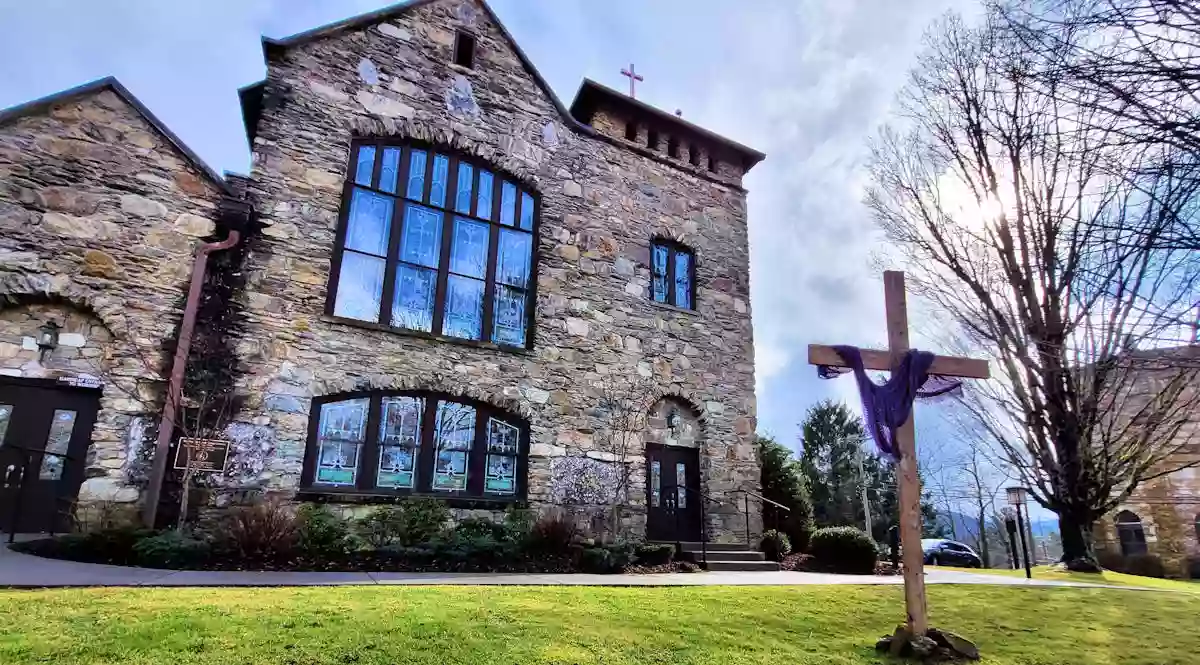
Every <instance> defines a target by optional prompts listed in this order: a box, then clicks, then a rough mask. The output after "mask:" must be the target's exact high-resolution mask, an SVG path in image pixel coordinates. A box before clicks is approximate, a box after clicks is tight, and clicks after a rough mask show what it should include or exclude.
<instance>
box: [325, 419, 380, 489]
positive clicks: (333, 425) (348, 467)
mask: <svg viewBox="0 0 1200 665" xmlns="http://www.w3.org/2000/svg"><path fill="white" fill-rule="evenodd" d="M370 404H371V400H369V399H354V400H347V401H345V402H333V403H330V404H325V405H323V406H322V407H321V420H320V423H319V424H318V426H317V471H316V482H317V483H319V484H322V485H335V486H353V485H354V484H355V481H356V480H357V479H358V458H359V456H360V453H361V452H362V446H363V443H365V442H366V438H367V437H366V435H367V409H368V408H369V407H370Z"/></svg>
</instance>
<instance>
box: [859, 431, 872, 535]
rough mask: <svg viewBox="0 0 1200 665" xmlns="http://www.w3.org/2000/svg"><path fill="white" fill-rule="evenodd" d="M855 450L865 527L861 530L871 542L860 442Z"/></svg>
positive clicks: (868, 503)
mask: <svg viewBox="0 0 1200 665" xmlns="http://www.w3.org/2000/svg"><path fill="white" fill-rule="evenodd" d="M855 450H857V451H858V454H857V455H855V459H856V460H857V461H858V485H859V487H861V488H862V504H863V523H864V525H865V526H864V528H863V530H864V531H866V532H867V535H868V536H870V537H871V540H874V539H875V536H874V534H872V532H871V500H870V498H868V496H867V472H866V471H864V470H863V450H862V442H861V441H860V442H859V443H858V447H857V448H855Z"/></svg>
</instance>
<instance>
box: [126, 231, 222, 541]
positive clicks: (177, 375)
mask: <svg viewBox="0 0 1200 665" xmlns="http://www.w3.org/2000/svg"><path fill="white" fill-rule="evenodd" d="M241 238H242V234H241V232H240V231H238V230H237V229H232V228H231V229H230V231H229V235H228V236H227V237H226V238H225V239H224V240H222V241H220V242H210V243H205V244H203V245H201V246H200V249H198V250H196V259H195V261H194V262H193V263H192V283H191V285H190V286H189V287H188V295H187V302H186V303H185V304H184V307H183V322H182V323H181V324H180V326H179V342H178V344H177V345H176V347H175V360H174V362H173V364H172V365H171V380H170V383H168V384H167V400H166V403H165V404H164V405H163V411H162V419H160V420H159V422H158V440H157V441H156V442H155V444H154V463H153V464H152V465H151V467H150V484H149V487H147V489H146V499H145V501H146V504H145V506H144V507H143V509H142V515H143V516H142V520H143V521H144V522H145V524H146V526H148V527H150V528H154V523H155V520H156V519H157V517H158V503H159V497H160V496H161V494H162V485H163V480H164V478H165V477H166V475H167V461H168V460H167V458H168V457H170V454H171V436H172V434H174V432H175V416H176V414H177V413H178V411H179V402H180V396H181V394H182V393H183V373H184V369H185V368H186V366H187V358H188V352H189V351H190V350H191V347H192V333H193V332H194V331H195V329H196V312H197V311H198V310H199V309H200V294H201V291H202V290H203V288H204V277H205V275H206V274H207V273H208V256H209V255H210V254H212V253H213V252H220V251H223V250H226V249H231V248H233V247H234V246H235V245H237V244H238V242H239V241H240V240H241Z"/></svg>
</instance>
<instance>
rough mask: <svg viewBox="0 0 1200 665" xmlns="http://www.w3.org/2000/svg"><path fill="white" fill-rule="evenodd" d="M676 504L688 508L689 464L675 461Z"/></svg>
mask: <svg viewBox="0 0 1200 665" xmlns="http://www.w3.org/2000/svg"><path fill="white" fill-rule="evenodd" d="M675 505H677V506H679V507H680V508H687V466H686V465H685V464H684V463H683V462H676V463H675Z"/></svg>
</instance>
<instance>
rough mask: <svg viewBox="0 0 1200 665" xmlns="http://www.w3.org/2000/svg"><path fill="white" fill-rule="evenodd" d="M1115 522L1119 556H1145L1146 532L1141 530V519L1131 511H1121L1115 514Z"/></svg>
mask: <svg viewBox="0 0 1200 665" xmlns="http://www.w3.org/2000/svg"><path fill="white" fill-rule="evenodd" d="M1115 521H1116V524H1117V538H1118V540H1119V541H1120V543H1121V554H1123V555H1125V556H1134V555H1137V554H1145V553H1146V552H1147V551H1148V549H1147V547H1146V531H1145V530H1144V529H1143V528H1142V519H1141V518H1140V517H1138V516H1137V515H1136V514H1135V513H1133V512H1131V511H1128V510H1122V511H1121V512H1119V513H1117V517H1116V520H1115Z"/></svg>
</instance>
